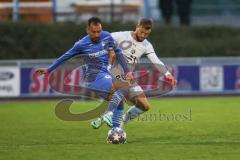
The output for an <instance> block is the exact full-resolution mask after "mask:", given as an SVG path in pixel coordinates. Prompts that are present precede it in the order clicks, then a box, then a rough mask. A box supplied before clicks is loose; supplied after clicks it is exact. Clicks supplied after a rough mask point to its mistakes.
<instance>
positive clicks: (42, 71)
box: [36, 68, 49, 75]
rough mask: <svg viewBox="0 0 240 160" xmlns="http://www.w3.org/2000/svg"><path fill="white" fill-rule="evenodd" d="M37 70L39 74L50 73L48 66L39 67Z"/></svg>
mask: <svg viewBox="0 0 240 160" xmlns="http://www.w3.org/2000/svg"><path fill="white" fill-rule="evenodd" d="M36 72H37V73H38V74H39V75H44V74H48V73H49V72H48V70H47V68H39V69H37V70H36Z"/></svg>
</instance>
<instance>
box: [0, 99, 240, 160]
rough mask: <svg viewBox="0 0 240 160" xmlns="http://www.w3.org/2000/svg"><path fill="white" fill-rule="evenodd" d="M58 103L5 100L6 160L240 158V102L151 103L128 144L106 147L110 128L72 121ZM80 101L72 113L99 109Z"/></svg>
mask: <svg viewBox="0 0 240 160" xmlns="http://www.w3.org/2000/svg"><path fill="white" fill-rule="evenodd" d="M55 104H56V101H35V102H34V101H32V102H26V101H18V102H0V159H1V160H53V159H56V160H66V159H67V160H86V159H92V160H108V159H109V160H126V159H129V160H141V159H144V160H160V159H161V160H190V159H192V160H207V159H211V160H212V159H216V160H221V159H224V160H225V159H227V160H238V159H240V98H239V97H225V98H222V97H221V98H165V99H153V100H151V109H150V110H149V112H148V113H145V115H143V116H141V117H140V118H138V119H136V120H135V121H133V122H130V123H129V124H127V125H126V126H125V130H126V132H127V138H128V139H127V140H128V144H124V145H111V144H107V143H106V135H107V131H108V130H109V128H108V127H107V126H103V127H102V128H101V129H99V130H94V129H92V128H91V127H90V121H85V122H66V121H62V120H59V119H58V118H57V117H56V116H55V114H54V107H55ZM96 104H97V103H96V102H87V101H85V102H84V101H82V102H76V103H75V104H74V106H73V107H72V108H71V109H72V112H81V111H85V110H88V109H90V108H93V107H94V106H96Z"/></svg>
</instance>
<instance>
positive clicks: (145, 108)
mask: <svg viewBox="0 0 240 160" xmlns="http://www.w3.org/2000/svg"><path fill="white" fill-rule="evenodd" d="M132 102H133V103H134V104H135V106H136V107H137V108H139V109H141V110H142V111H144V112H146V111H148V110H149V109H150V104H149V103H148V101H143V100H140V99H138V98H134V99H132Z"/></svg>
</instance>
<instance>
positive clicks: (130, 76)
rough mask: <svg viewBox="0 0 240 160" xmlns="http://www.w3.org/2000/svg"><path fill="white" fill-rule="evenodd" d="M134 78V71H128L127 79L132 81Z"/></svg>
mask: <svg viewBox="0 0 240 160" xmlns="http://www.w3.org/2000/svg"><path fill="white" fill-rule="evenodd" d="M133 79H134V74H133V72H128V73H127V74H126V80H129V81H130V82H131V81H133Z"/></svg>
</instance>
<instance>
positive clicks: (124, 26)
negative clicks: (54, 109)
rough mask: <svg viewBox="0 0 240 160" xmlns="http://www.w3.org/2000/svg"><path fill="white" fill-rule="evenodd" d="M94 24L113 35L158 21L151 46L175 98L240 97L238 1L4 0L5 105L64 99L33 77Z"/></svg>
mask: <svg viewBox="0 0 240 160" xmlns="http://www.w3.org/2000/svg"><path fill="white" fill-rule="evenodd" d="M92 16H98V17H100V18H101V19H102V21H103V22H104V29H105V30H108V31H111V32H116V31H125V30H134V29H135V24H136V22H137V20H138V18H140V17H146V18H152V19H153V20H154V22H155V26H154V29H153V32H152V34H151V35H150V37H149V41H150V42H151V43H152V44H153V46H154V48H155V50H156V53H157V54H158V56H159V57H160V59H161V60H162V61H163V62H164V63H165V64H166V65H167V66H168V68H169V70H170V71H171V72H172V73H173V74H174V75H175V76H176V78H177V80H178V85H177V88H176V90H175V91H173V92H172V93H171V94H170V96H179V95H191V96H192V95H239V93H240V45H239V43H240V28H239V27H240V1H239V0H68V1H66V0H0V98H3V99H4V98H41V97H42V98H46V97H48V98H53V97H59V96H60V97H62V96H64V95H61V94H60V93H55V92H53V91H52V90H51V89H50V88H49V84H48V80H47V77H39V76H37V75H36V74H35V73H34V70H35V69H36V68H38V67H47V66H48V65H49V64H50V63H51V62H52V61H53V59H55V58H57V57H59V56H60V55H62V54H63V53H64V52H65V51H66V50H67V49H69V48H70V47H72V45H73V44H74V42H75V41H77V40H78V39H79V38H81V37H82V36H84V35H85V34H86V33H85V22H86V20H87V19H88V18H90V17H92ZM144 60H145V59H143V61H144ZM78 76H79V75H78V73H77V72H76V73H75V72H74V73H73V75H72V76H71V78H70V80H69V81H70V82H72V83H75V84H77V83H78V82H77V78H76V77H78ZM155 76H156V74H149V75H148V76H147V77H146V81H148V82H150V81H151V80H152V79H154V78H156V77H155Z"/></svg>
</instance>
